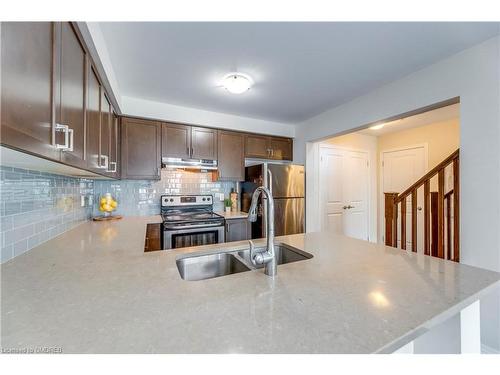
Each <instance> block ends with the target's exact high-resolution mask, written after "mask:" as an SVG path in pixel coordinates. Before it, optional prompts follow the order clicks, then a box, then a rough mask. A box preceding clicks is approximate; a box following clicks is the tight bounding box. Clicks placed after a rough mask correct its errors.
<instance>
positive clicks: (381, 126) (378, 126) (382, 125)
mask: <svg viewBox="0 0 500 375" xmlns="http://www.w3.org/2000/svg"><path fill="white" fill-rule="evenodd" d="M384 125H385V124H378V125H373V126H370V129H372V130H379V129H382V128H383V127H384Z"/></svg>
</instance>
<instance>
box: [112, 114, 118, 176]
mask: <svg viewBox="0 0 500 375" xmlns="http://www.w3.org/2000/svg"><path fill="white" fill-rule="evenodd" d="M119 136H120V135H119V133H118V117H117V116H116V115H115V114H114V113H112V117H111V142H110V143H111V144H110V155H109V172H110V173H111V174H112V175H113V177H116V176H117V175H119V171H118V168H119V166H118V159H119V158H118V149H119V146H118V140H119Z"/></svg>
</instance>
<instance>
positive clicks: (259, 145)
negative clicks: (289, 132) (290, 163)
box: [245, 134, 293, 160]
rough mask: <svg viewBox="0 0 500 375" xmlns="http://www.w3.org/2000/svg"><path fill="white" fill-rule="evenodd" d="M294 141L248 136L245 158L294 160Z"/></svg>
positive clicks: (254, 135)
mask: <svg viewBox="0 0 500 375" xmlns="http://www.w3.org/2000/svg"><path fill="white" fill-rule="evenodd" d="M292 149H293V141H292V139H290V138H282V137H268V136H264V135H256V134H247V135H246V136H245V157H247V158H258V159H273V160H292V158H293V153H292Z"/></svg>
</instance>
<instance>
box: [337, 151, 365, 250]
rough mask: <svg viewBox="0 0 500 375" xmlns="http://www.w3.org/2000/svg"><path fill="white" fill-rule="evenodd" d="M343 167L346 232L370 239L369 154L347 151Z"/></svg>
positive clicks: (351, 235) (353, 235)
mask: <svg viewBox="0 0 500 375" xmlns="http://www.w3.org/2000/svg"><path fill="white" fill-rule="evenodd" d="M343 167H344V168H343V182H344V183H343V189H344V198H345V202H346V203H347V208H346V209H345V210H344V220H343V223H344V234H345V235H346V236H349V237H354V238H358V239H360V240H367V241H368V240H369V236H368V184H369V170H368V154H367V153H366V152H359V151H345V154H344V163H343Z"/></svg>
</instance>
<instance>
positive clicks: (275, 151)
mask: <svg viewBox="0 0 500 375" xmlns="http://www.w3.org/2000/svg"><path fill="white" fill-rule="evenodd" d="M292 153H293V144H292V140H291V139H290V138H278V137H271V158H272V159H276V160H292Z"/></svg>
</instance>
